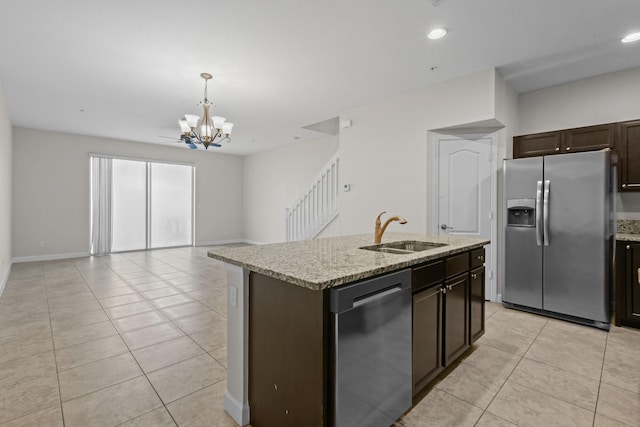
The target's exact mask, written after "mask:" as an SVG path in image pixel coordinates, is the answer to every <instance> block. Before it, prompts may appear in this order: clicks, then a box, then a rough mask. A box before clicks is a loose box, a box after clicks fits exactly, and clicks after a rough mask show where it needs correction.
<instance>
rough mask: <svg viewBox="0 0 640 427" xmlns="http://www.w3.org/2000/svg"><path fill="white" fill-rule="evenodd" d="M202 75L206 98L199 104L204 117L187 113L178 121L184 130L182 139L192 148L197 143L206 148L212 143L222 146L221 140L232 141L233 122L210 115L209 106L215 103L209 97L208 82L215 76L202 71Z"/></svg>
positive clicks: (215, 145)
mask: <svg viewBox="0 0 640 427" xmlns="http://www.w3.org/2000/svg"><path fill="white" fill-rule="evenodd" d="M200 77H202V78H203V79H204V100H203V101H200V103H199V104H198V105H200V106H202V110H203V111H202V118H200V117H198V116H196V115H194V114H185V115H184V117H183V118H181V119H180V120H179V121H178V124H179V125H180V130H181V131H182V135H180V139H181V140H183V141H184V142H185V143H186V144H187V145H189V147H191V148H196V145H195V144H198V145H200V144H202V145H204V148H205V150H206V149H208V148H209V146H210V145H212V146H214V147H221V145H220V142H222V141H231V136H230V135H231V129H232V128H233V123H229V122H227V121H226V119H225V118H224V117H220V116H213V117H212V116H210V115H209V108H211V107H213V106H214V105H213V103H212V102H211V101H209V99H208V98H207V82H208V81H209V80H210V79H211V78H212V77H213V76H212V75H211V74H209V73H202V74H200Z"/></svg>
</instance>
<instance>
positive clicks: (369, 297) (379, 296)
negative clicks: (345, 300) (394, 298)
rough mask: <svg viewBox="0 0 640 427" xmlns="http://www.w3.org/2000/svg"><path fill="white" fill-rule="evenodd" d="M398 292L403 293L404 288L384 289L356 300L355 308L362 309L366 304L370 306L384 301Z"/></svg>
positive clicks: (354, 301) (354, 302) (396, 286)
mask: <svg viewBox="0 0 640 427" xmlns="http://www.w3.org/2000/svg"><path fill="white" fill-rule="evenodd" d="M398 292H402V286H400V285H395V286H392V287H390V288H387V289H382V290H380V291H378V292H374V293H372V294H368V295H362V296H360V297H357V298H354V300H353V308H356V307H360V306H361V305H365V304H370V303H372V302H374V301H378V300H381V299H384V298H386V297H388V296H389V295H393V294H395V293H398Z"/></svg>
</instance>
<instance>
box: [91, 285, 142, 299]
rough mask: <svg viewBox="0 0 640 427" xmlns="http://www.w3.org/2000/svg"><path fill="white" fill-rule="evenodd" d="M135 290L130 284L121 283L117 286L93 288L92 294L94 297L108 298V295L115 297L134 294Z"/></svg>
mask: <svg viewBox="0 0 640 427" xmlns="http://www.w3.org/2000/svg"><path fill="white" fill-rule="evenodd" d="M135 293H136V290H135V289H133V288H132V287H131V286H127V285H123V286H118V287H113V288H112V287H109V288H97V289H94V290H93V294H94V295H95V296H96V298H109V297H117V296H121V295H131V294H135Z"/></svg>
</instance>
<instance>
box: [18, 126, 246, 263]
mask: <svg viewBox="0 0 640 427" xmlns="http://www.w3.org/2000/svg"><path fill="white" fill-rule="evenodd" d="M13 141H14V148H13V190H14V192H13V236H12V239H13V257H14V258H19V259H24V257H43V256H48V257H54V256H64V255H68V254H76V255H79V254H86V253H88V251H89V234H90V231H89V221H90V218H89V215H90V214H89V212H90V206H89V196H90V189H89V153H100V154H107V155H114V156H125V157H135V158H143V159H151V160H165V161H176V162H189V163H195V165H196V213H195V216H196V218H195V228H196V234H195V243H196V244H207V243H212V242H220V241H228V240H238V239H242V237H243V236H242V186H243V176H242V170H243V158H242V157H240V156H231V155H225V154H222V153H221V152H205V151H204V150H201V149H198V150H188V149H183V148H182V147H164V146H160V145H151V144H143V143H137V142H129V141H120V140H113V139H106V138H98V137H91V136H83V135H73V134H65V133H58V132H49V131H40V130H34V129H25V128H14V130H13ZM39 241H44V242H45V246H44V247H40V246H39V245H38V242H39Z"/></svg>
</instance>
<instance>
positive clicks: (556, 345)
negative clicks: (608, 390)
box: [527, 320, 606, 380]
mask: <svg viewBox="0 0 640 427" xmlns="http://www.w3.org/2000/svg"><path fill="white" fill-rule="evenodd" d="M605 343H606V332H604V331H600V330H597V329H595V328H588V327H586V326H579V325H573V324H570V323H568V322H561V321H556V320H554V321H553V322H552V321H550V322H549V324H548V325H547V326H546V327H545V328H544V329H543V330H542V331H541V332H540V335H539V336H538V337H537V338H536V340H535V342H534V343H533V344H532V345H531V348H530V349H529V351H527V358H529V359H533V360H536V361H538V362H542V363H546V364H547V365H551V366H555V367H557V368H561V369H564V370H565V371H569V372H573V373H576V374H580V375H583V376H588V377H591V378H593V379H597V380H599V379H600V373H601V371H602V365H603V361H604V351H605Z"/></svg>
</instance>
